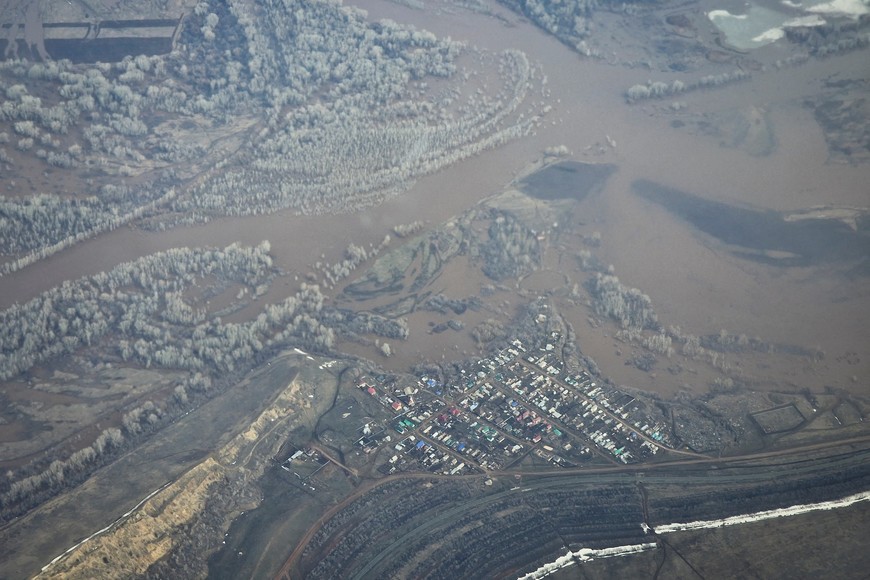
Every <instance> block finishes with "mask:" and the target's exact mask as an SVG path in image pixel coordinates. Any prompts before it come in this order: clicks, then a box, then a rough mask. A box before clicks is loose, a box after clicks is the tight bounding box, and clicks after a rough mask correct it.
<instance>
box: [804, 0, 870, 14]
mask: <svg viewBox="0 0 870 580" xmlns="http://www.w3.org/2000/svg"><path fill="white" fill-rule="evenodd" d="M806 11H807V12H816V13H821V14H838V15H841V16H848V17H849V18H858V17H859V16H861V15H862V14H867V12H870V7H868V6H867V3H865V2H862V0H832V1H831V2H825V3H823V4H816V5H815V6H809V7H807V8H806Z"/></svg>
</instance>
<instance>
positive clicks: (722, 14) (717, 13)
mask: <svg viewBox="0 0 870 580" xmlns="http://www.w3.org/2000/svg"><path fill="white" fill-rule="evenodd" d="M748 17H749V15H748V14H731V13H730V12H728V11H727V10H711V11H710V12H708V13H707V18H709V19H710V20H712V21H713V22H715V21H716V19H717V18H735V19H737V20H746V19H747V18H748Z"/></svg>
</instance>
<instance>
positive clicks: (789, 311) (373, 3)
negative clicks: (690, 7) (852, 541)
mask: <svg viewBox="0 0 870 580" xmlns="http://www.w3.org/2000/svg"><path fill="white" fill-rule="evenodd" d="M354 4H356V5H359V6H360V7H362V8H364V9H366V10H367V11H368V13H369V16H370V18H372V19H379V18H385V17H389V18H391V19H393V20H395V21H397V22H400V23H411V24H415V25H416V26H418V27H419V28H425V29H428V30H430V31H432V32H434V33H435V34H439V35H444V36H448V35H449V36H451V37H452V38H454V39H458V40H467V41H468V42H469V43H470V44H474V45H477V46H480V47H482V48H485V49H489V50H501V49H505V48H518V49H520V50H523V51H525V52H526V53H527V54H528V55H529V57H530V60H531V61H532V62H534V63H536V64H537V65H538V66H540V67H541V69H542V71H543V73H544V74H546V75H547V77H548V83H547V85H546V87H547V89H549V91H550V94H549V96H547V97H544V96H543V95H540V94H539V95H534V96H533V97H532V98H534V99H535V100H536V101H545V102H546V103H547V104H549V105H551V106H552V107H553V110H552V112H550V113H549V114H548V115H547V116H546V117H545V121H544V123H543V125H542V126H541V127H540V128H539V129H538V130H537V133H536V134H535V135H533V136H530V137H528V138H525V139H523V140H520V141H515V142H512V143H510V144H508V145H506V146H504V147H501V148H499V149H497V150H493V151H489V152H486V153H483V154H481V155H478V156H476V157H474V158H471V159H468V160H466V161H463V162H460V163H457V164H455V165H453V166H451V167H449V168H447V169H444V170H442V171H440V172H438V173H437V174H434V175H431V176H427V177H425V178H422V179H420V180H419V181H418V183H417V184H416V185H414V186H413V187H412V188H411V189H410V190H409V191H408V192H406V193H405V194H403V195H401V196H399V197H396V198H393V199H390V200H387V201H386V202H384V203H382V204H381V205H379V206H377V207H373V208H370V209H368V210H366V211H363V212H360V213H356V214H352V215H347V214H345V215H334V216H318V217H299V216H295V215H293V213H292V212H289V211H288V212H280V213H276V214H272V215H268V216H260V217H251V218H225V219H220V220H216V221H214V222H212V223H209V224H206V225H202V226H195V227H185V228H177V229H175V230H172V231H169V232H163V233H149V232H144V231H139V230H135V229H130V228H124V229H121V230H117V231H114V232H110V233H107V234H105V235H102V236H99V237H97V238H95V239H92V240H89V241H86V242H84V243H81V244H78V245H77V246H75V247H73V248H71V249H68V250H66V251H64V252H61V253H59V254H57V255H55V256H54V257H52V258H50V259H47V260H44V261H42V262H39V263H37V264H35V265H33V266H31V267H28V268H26V269H24V270H23V271H20V272H18V273H16V274H14V275H10V276H7V277H4V278H0V307H7V306H9V305H10V304H12V303H13V302H16V301H24V300H27V299H29V298H30V297H32V296H34V295H35V294H37V293H38V292H41V291H44V290H47V289H48V288H50V287H53V286H55V285H57V284H59V283H60V282H62V281H63V280H66V279H70V278H75V277H79V276H82V275H87V274H93V273H96V272H99V271H102V270H106V269H109V268H111V267H113V266H115V265H116V264H118V263H120V262H123V261H128V260H134V259H136V258H138V257H141V256H144V255H147V254H149V253H152V252H154V251H158V250H163V249H167V248H172V247H178V246H202V245H212V246H222V245H226V244H229V243H232V242H235V241H240V242H243V243H245V244H255V243H258V242H260V241H261V240H263V239H268V240H270V242H271V244H272V251H273V253H274V254H275V256H276V261H277V263H278V265H279V266H280V267H282V268H283V269H285V270H286V271H288V272H289V276H288V277H287V278H285V279H283V280H279V281H278V282H276V284H274V285H273V288H272V290H271V291H270V292H269V293H268V294H267V295H266V297H265V298H263V299H261V303H263V302H273V301H278V300H280V299H281V298H283V297H284V296H286V295H289V294H290V293H292V292H293V291H295V289H296V287H297V286H298V282H297V281H296V280H295V279H294V278H293V276H294V275H299V279H300V280H301V279H302V275H304V274H305V273H306V272H308V271H310V269H311V267H312V265H313V264H314V263H315V262H316V261H319V260H321V256H324V257H325V260H327V261H329V262H335V261H337V260H338V259H340V257H341V254H342V251H343V250H344V248H345V247H346V246H347V244H348V243H349V242H353V243H355V244H357V245H361V244H365V245H368V244H369V243H373V244H377V243H379V242H380V240H381V239H382V238H383V237H384V235H385V234H387V233H389V232H390V229H391V228H392V227H393V226H395V225H397V224H402V223H409V222H412V221H415V220H422V221H424V222H426V223H427V224H429V225H433V224H436V223H439V222H441V221H444V220H446V219H448V218H450V217H451V216H453V215H456V214H458V213H460V212H462V211H463V210H465V209H467V208H468V207H470V206H471V205H473V204H474V203H475V202H477V201H478V200H480V199H482V198H484V197H486V196H488V195H491V194H493V193H496V192H498V191H500V190H501V189H503V188H504V187H505V185H507V184H508V183H510V182H511V180H512V179H513V178H514V177H515V176H516V175H517V174H518V173H520V172H521V171H522V170H523V169H524V168H526V167H528V165H529V164H530V163H532V162H534V161H536V160H537V159H539V158H540V157H541V154H542V151H543V150H544V149H545V148H547V147H553V146H559V145H565V146H566V147H567V148H568V149H570V150H571V151H572V152H573V157H574V158H575V159H577V160H579V161H587V162H606V163H610V164H613V165H614V166H615V168H616V169H615V172H614V174H613V175H612V176H611V177H610V178H609V180H608V181H607V184H606V186H605V187H604V188H603V189H602V190H601V191H598V192H595V193H593V194H591V195H590V196H589V197H588V198H587V199H585V200H584V201H583V202H582V203H583V205H582V206H581V209H582V213H583V214H584V218H585V219H584V222H585V223H588V224H590V227H591V228H594V229H595V230H596V231H600V233H601V240H602V242H601V247H600V249H599V250H597V252H598V254H599V256H600V258H601V259H602V261H604V263H607V264H613V266H614V268H615V271H616V273H617V275H618V276H619V277H620V279H621V280H622V281H623V282H624V283H625V284H627V285H630V286H634V287H638V288H640V289H642V290H643V291H644V292H645V293H646V294H648V295H649V296H650V297H651V299H652V301H653V304H654V305H655V307H656V309H657V311H658V314H659V319H660V320H661V321H662V322H663V323H664V324H665V325H670V324H674V325H680V326H681V327H682V328H683V330H684V331H685V332H690V333H693V334H699V335H700V334H705V333H715V332H718V331H719V329H721V328H726V329H728V330H729V332H732V333H746V334H749V335H751V336H755V335H757V336H760V337H762V338H764V339H766V340H770V341H775V342H785V343H796V344H800V345H803V346H807V347H816V348H821V349H822V350H825V351H826V352H827V353H828V355H829V356H828V358H827V359H826V361H827V362H826V363H825V364H826V365H828V367H829V368H827V370H819V369H817V370H816V371H815V372H819V373H820V375H819V381H820V384H819V386H820V387H821V386H824V384H822V383H824V382H825V381H831V382H835V383H836V384H839V385H843V386H849V384H848V383H849V378H850V377H851V376H853V375H854V376H856V377H862V378H864V379H866V378H867V377H868V376H870V344H868V343H870V341H868V335H867V331H866V329H867V328H868V327H870V308H868V307H867V306H868V304H867V296H870V284H868V280H867V278H868V277H866V276H864V277H857V278H848V277H846V276H845V275H844V274H843V273H842V272H841V271H840V270H838V269H837V268H835V267H833V266H831V267H828V266H825V265H821V266H819V265H814V266H812V267H806V268H798V267H796V268H790V269H782V268H776V267H771V266H767V265H764V264H759V263H757V262H752V261H747V260H742V259H740V258H738V257H735V256H734V255H732V254H731V253H730V252H728V251H725V249H723V248H721V247H719V246H718V245H717V244H718V242H717V241H716V240H715V239H714V238H712V237H710V236H707V235H705V234H704V233H703V232H701V231H698V230H696V229H695V228H693V227H692V225H691V224H689V223H686V222H685V221H684V220H681V219H680V218H679V217H678V216H675V215H673V214H672V213H670V212H668V211H667V210H666V209H665V208H663V207H661V206H660V205H658V204H656V203H654V202H652V201H650V200H648V199H644V198H643V197H641V196H638V195H637V194H636V193H634V192H633V191H632V184H633V183H635V182H636V181H637V180H641V179H645V180H650V181H652V182H655V183H658V184H662V185H663V186H666V187H671V188H675V189H679V190H681V191H685V192H689V193H691V194H693V195H696V196H700V197H702V198H705V199H709V200H713V201H716V202H720V203H725V204H729V205H737V206H741V205H742V206H752V207H755V208H762V209H767V210H774V211H790V210H796V209H802V208H807V207H811V206H815V205H822V204H834V205H850V206H867V205H870V199H868V197H870V194H868V189H867V185H866V184H867V183H870V167H868V166H866V165H865V166H850V165H841V164H832V163H828V162H827V152H826V146H825V140H824V135H823V134H822V131H821V129H820V128H819V126H818V125H817V124H816V123H815V121H814V119H813V117H812V113H811V111H810V110H808V109H806V108H805V107H804V106H803V105H802V99H803V98H804V97H805V96H810V95H814V94H816V93H817V92H818V90H819V87H820V82H821V81H820V80H821V79H823V78H826V77H829V76H831V75H837V76H839V77H841V78H844V79H848V78H863V77H862V75H866V72H867V67H866V51H857V52H853V53H849V54H846V55H843V56H838V57H835V58H831V59H828V60H824V61H810V62H809V63H807V64H806V65H804V66H801V67H796V68H791V69H786V70H782V71H777V72H767V73H759V74H756V75H755V78H754V79H753V80H752V81H751V82H748V83H743V84H734V85H731V86H729V87H726V88H721V89H717V90H715V91H697V92H694V93H690V94H685V95H681V96H680V100H681V101H683V102H684V103H685V104H686V110H687V111H690V112H691V113H693V114H703V113H705V112H711V111H712V112H715V111H721V110H730V109H735V108H740V107H746V106H763V107H765V108H766V109H767V110H768V111H769V114H770V118H771V119H772V123H773V125H774V127H775V131H776V141H777V148H776V149H775V150H774V152H773V153H772V154H770V155H768V156H766V157H753V156H750V155H748V154H747V153H745V152H743V151H741V150H739V149H729V148H724V147H722V146H721V145H720V143H719V141H718V140H717V139H716V138H713V137H707V136H703V135H696V134H693V133H691V132H689V131H681V130H677V129H673V128H672V127H671V125H670V123H671V121H672V120H673V119H674V118H675V114H672V113H668V112H664V111H665V109H666V106H667V105H668V104H669V103H668V102H649V103H647V104H639V105H634V106H628V105H626V104H625V102H624V99H623V96H622V95H623V93H624V91H625V89H626V88H627V87H629V86H631V85H633V84H635V83H638V82H645V81H646V80H647V79H648V78H650V77H654V78H655V80H666V81H669V80H672V79H674V78H680V77H679V76H677V75H676V74H675V73H670V74H667V75H666V74H661V75H660V74H658V73H655V72H651V71H649V70H645V69H642V68H636V69H635V68H628V67H620V66H611V65H608V64H606V63H603V62H601V61H596V60H592V59H584V58H581V57H580V56H578V55H577V54H576V53H574V52H572V51H571V50H569V49H568V48H566V47H565V46H564V45H563V44H561V43H559V42H558V41H557V40H556V39H554V38H552V37H550V36H548V35H546V34H544V33H542V32H541V31H539V30H538V29H537V28H535V27H533V26H532V25H530V24H529V23H527V22H525V21H522V20H520V19H518V18H517V17H516V15H514V14H512V13H509V12H507V11H503V10H501V9H500V8H496V9H495V10H496V11H498V12H499V14H501V16H503V19H497V18H493V17H491V16H487V15H483V14H472V13H469V12H465V11H462V10H460V9H455V12H453V13H451V12H447V11H445V10H442V11H440V12H437V13H432V12H423V11H419V10H414V9H411V8H405V7H402V6H398V5H397V4H394V3H390V2H385V1H381V0H364V1H362V2H354ZM445 6H448V5H447V4H445ZM505 21H507V22H508V23H510V25H508V24H506V23H505ZM761 50H763V51H768V52H767V53H764V54H766V55H768V56H769V55H771V54H774V53H775V51H778V50H781V49H780V48H777V46H776V45H772V46H768V47H765V48H763V49H761ZM771 51H772V52H771ZM774 56H775V54H774ZM696 76H700V75H696ZM599 152H600V154H599ZM590 232H591V229H590ZM457 275H460V274H457ZM441 282H442V284H444V285H447V286H449V284H450V280H449V277H448V278H444V279H442V281H441ZM573 322H574V324H575V327H576V329H577V331H578V334H579V335H580V337H579V338H580V340H579V342H580V344H581V347H582V345H583V344H584V341H583V334H582V333H584V332H591V330H589V329H587V326H586V324H585V322H584V321H583V320H575V321H573ZM413 332H414V329H413V328H412V333H413ZM421 332H422V330H421ZM597 342H598V343H600V342H601V341H600V340H599V341H597ZM604 342H605V343H606V342H607V341H604ZM589 343H590V344H595V343H596V341H590V342H589ZM606 348H609V346H606V345H605V346H602V347H601V349H602V352H601V353H596V352H590V353H589V354H591V355H592V356H593V357H595V356H596V354H600V355H601V356H605V353H604V352H603V350H604V349H606ZM409 350H411V351H415V350H416V349H409ZM849 351H856V352H858V353H859V355H860V357H859V358H860V360H861V362H860V363H859V364H857V365H854V366H852V367H849V368H845V367H842V368H841V367H840V366H838V363H837V362H835V357H836V356H837V355H838V354H840V353H844V352H849ZM605 358H607V357H606V356H605ZM852 360H854V359H852ZM396 362H397V363H404V362H408V363H413V362H416V360H408V361H403V360H399V361H396ZM602 371H603V372H604V373H605V374H608V373H610V372H611V371H613V372H615V373H620V372H623V371H622V370H621V369H619V368H613V369H610V368H606V366H605V367H603V368H602ZM795 372H797V371H795ZM617 378H619V377H617Z"/></svg>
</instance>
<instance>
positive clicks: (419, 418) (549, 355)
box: [356, 333, 674, 475]
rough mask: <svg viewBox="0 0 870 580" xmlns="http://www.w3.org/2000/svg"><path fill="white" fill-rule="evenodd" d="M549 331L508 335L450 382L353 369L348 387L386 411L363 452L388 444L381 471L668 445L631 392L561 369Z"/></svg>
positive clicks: (634, 454) (608, 456)
mask: <svg viewBox="0 0 870 580" xmlns="http://www.w3.org/2000/svg"><path fill="white" fill-rule="evenodd" d="M550 339H551V340H550V342H547V343H545V344H544V345H543V346H541V347H540V348H537V349H530V348H528V347H527V346H526V345H525V344H523V342H522V341H521V340H519V339H514V340H513V341H512V342H511V345H510V346H508V347H507V348H505V349H502V350H500V351H498V352H496V353H495V354H494V355H492V356H489V357H486V358H483V359H481V360H479V361H477V362H475V363H473V364H470V365H468V367H467V368H463V369H462V370H461V371H460V373H461V375H462V376H463V377H464V381H459V383H458V384H441V383H439V382H438V381H437V380H435V379H434V378H431V377H427V376H423V377H420V378H418V379H416V381H415V382H411V381H410V380H407V381H405V382H403V381H402V380H399V379H396V378H388V377H387V376H385V375H379V376H377V377H367V376H366V377H360V378H359V379H358V380H357V381H356V386H357V388H359V389H360V390H362V391H364V392H366V393H368V395H370V396H372V397H375V398H376V399H377V400H378V401H379V402H380V403H381V404H383V405H384V406H385V407H387V408H388V409H389V410H390V411H392V412H393V413H395V414H394V416H393V418H392V419H391V420H390V421H388V422H386V423H385V424H369V423H367V424H365V425H363V426H362V436H361V437H359V439H357V441H356V445H357V446H358V447H359V448H361V449H362V451H363V452H365V453H367V454H369V453H372V452H374V451H376V450H378V449H381V448H390V449H391V450H392V453H390V454H389V455H390V457H389V459H388V461H387V462H386V463H384V464H383V465H381V466H380V468H379V469H380V471H381V472H382V473H384V474H393V473H396V472H401V471H420V470H424V471H428V472H432V473H439V474H442V475H456V474H462V473H475V472H476V473H480V472H484V473H488V472H493V471H499V470H506V469H511V468H514V467H516V466H518V465H519V464H520V463H521V462H522V461H523V460H524V459H525V458H526V457H528V456H529V455H530V454H532V455H534V457H536V458H538V459H539V460H540V461H542V462H547V463H550V464H553V465H555V466H560V467H578V466H582V465H584V464H588V463H590V462H596V463H598V464H600V463H601V462H602V461H605V462H609V463H613V464H617V465H620V464H622V465H625V464H631V463H638V462H642V461H645V460H648V459H649V458H651V457H653V456H655V455H656V454H657V453H659V452H661V451H667V450H672V449H673V448H674V443H673V440H672V438H671V435H670V428H669V427H668V425H666V424H664V423H663V422H662V421H658V422H657V421H654V420H653V419H651V418H650V417H649V416H648V415H647V414H646V413H644V412H643V405H640V404H638V402H637V401H636V399H635V398H634V397H632V396H631V395H629V394H627V393H623V392H621V391H619V390H617V389H614V388H611V387H608V386H605V385H602V384H599V383H597V382H596V381H595V380H594V379H593V377H592V375H590V374H589V373H588V372H585V371H580V372H570V371H568V370H567V369H566V368H565V366H564V364H563V361H562V360H561V359H560V357H559V356H558V354H557V352H556V348H555V347H554V344H556V343H558V341H559V336H558V334H556V333H553V335H551V336H550Z"/></svg>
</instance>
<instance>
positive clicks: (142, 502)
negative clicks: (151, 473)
mask: <svg viewBox="0 0 870 580" xmlns="http://www.w3.org/2000/svg"><path fill="white" fill-rule="evenodd" d="M170 483H172V482H171V481H167V482H166V483H164V484H163V485H161V486H160V487H158V488H157V489H155V490H154V491H152V492H151V493H149V494H148V495H146V496H145V497H144V498H143V499H142V501H140V502H139V503H137V504H136V505H134V506H133V507H132V508H131V509H130V511H128V512H127V513H125V514H124V515H122V516H121V517H119V518H118V519H117V520H115V521H114V522H112V523H111V524H109V525H108V526H106V527H105V528H103V529H102V530H98V531H96V532H94V533H93V534H91V535H90V536H88V537H87V538H85V539H84V540H82V541H81V542H79V543H78V544H76V545H75V546H73V547H72V548H70V549H68V550H67V551H66V552H64V553H63V554H61V555H60V556H57V557H56V558H55V559H54V560H52V561H51V562H49V563H48V564H46V565H45V566H43V567H42V570H40V572H45V571H46V570H48V569H49V568H50V567H51V566H53V565H54V564H55V563H57V562H58V560H60V559H62V558H63V557H64V556H66V555H68V554H69V553H70V552H72V551H73V550H75V549H76V548H78V547H79V546H81V545H82V544H85V543H87V542H89V541H90V540H92V539H94V538H96V537H97V536H99V535H101V534H104V533H106V532H108V531H109V530H111V529H112V528H114V527H115V526H116V525H118V523H119V522H121V521H122V520H124V519H125V518H128V517H130V516H131V515H132V514H133V512H135V511H136V510H138V509H139V508H140V507H142V505H143V504H144V503H145V502H146V501H148V500H149V499H151V498H152V497H154V496H155V495H157V494H158V493H160V492H161V491H163V490H164V489H166V488H167V487H168V486H169V484H170Z"/></svg>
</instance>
